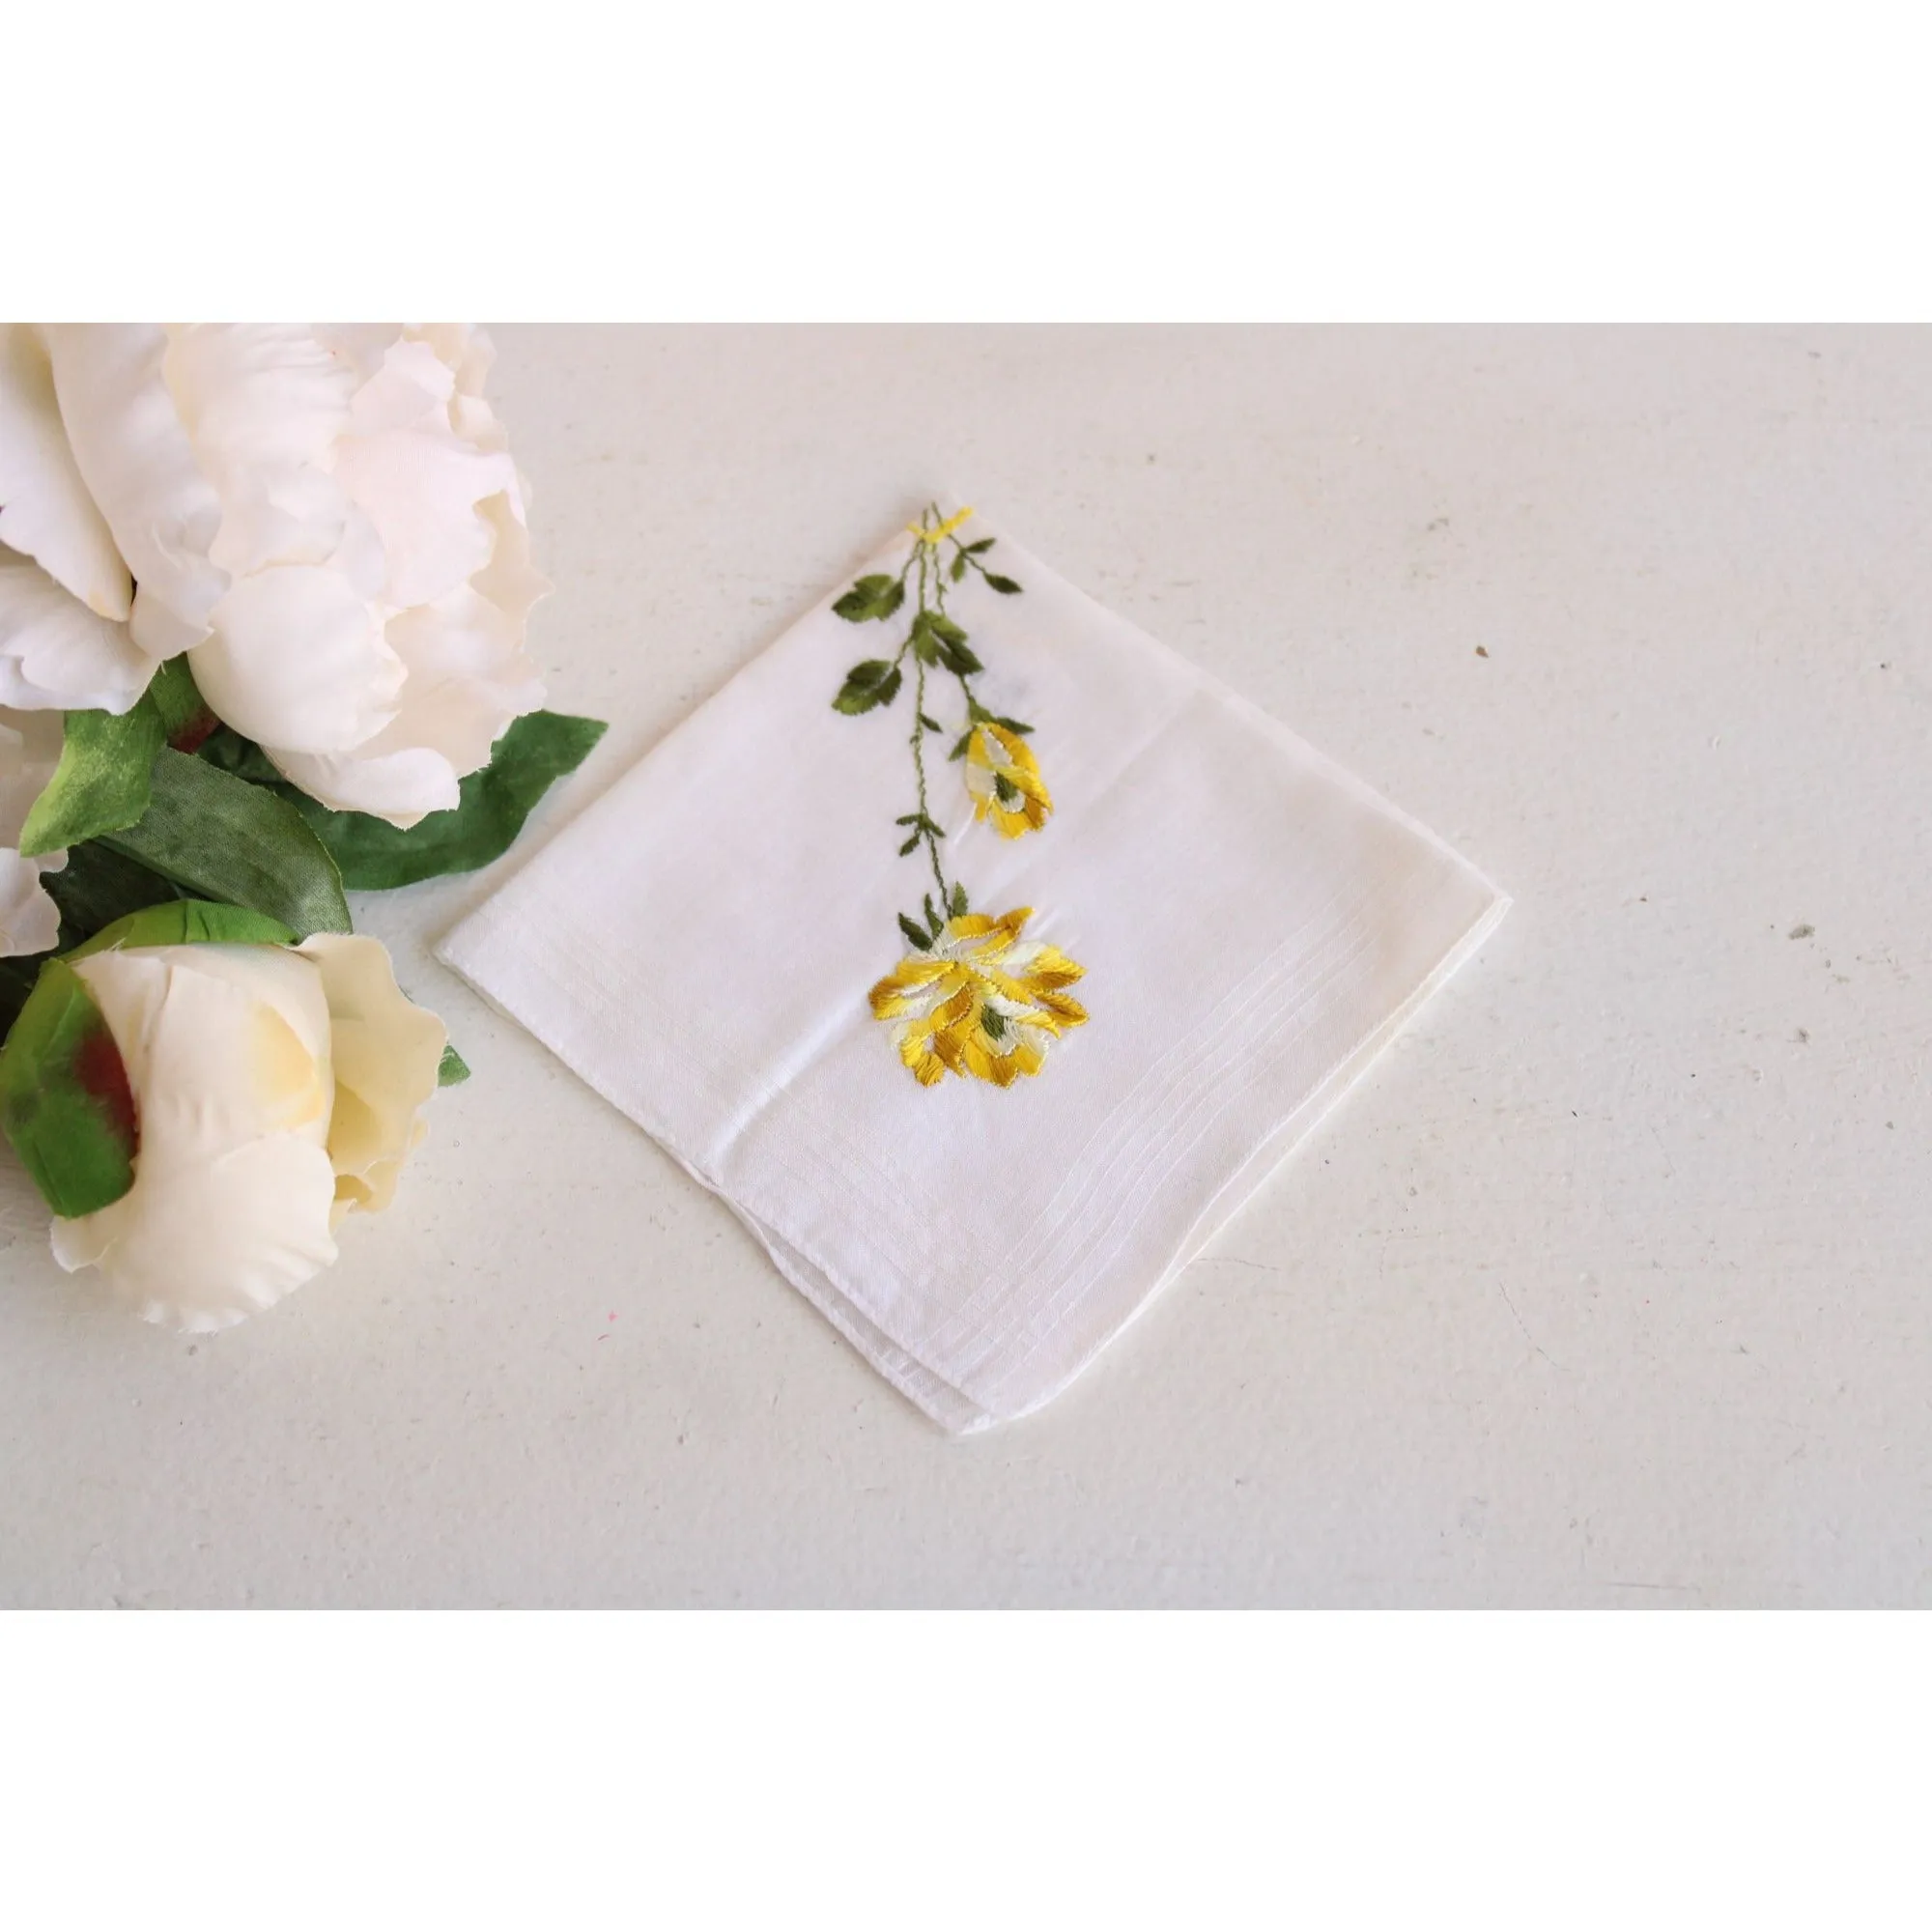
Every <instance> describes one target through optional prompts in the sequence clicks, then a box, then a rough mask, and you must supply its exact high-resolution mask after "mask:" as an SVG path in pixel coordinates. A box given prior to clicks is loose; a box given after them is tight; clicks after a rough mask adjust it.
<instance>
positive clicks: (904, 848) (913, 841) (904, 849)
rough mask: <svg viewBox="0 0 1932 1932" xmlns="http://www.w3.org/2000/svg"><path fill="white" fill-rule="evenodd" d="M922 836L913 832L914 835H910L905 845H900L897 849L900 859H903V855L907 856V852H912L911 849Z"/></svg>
mask: <svg viewBox="0 0 1932 1932" xmlns="http://www.w3.org/2000/svg"><path fill="white" fill-rule="evenodd" d="M922 836H923V835H922V834H920V833H917V832H915V833H914V834H913V835H912V837H911V838H908V839H907V840H906V842H905V843H904V844H903V845H901V846H900V847H899V857H900V858H901V859H903V858H904V857H905V855H906V854H907V853H908V852H910V851H911V850H912V848H913V847H914V846H915V845H917V844H918V843H919V841H920V838H921V837H922Z"/></svg>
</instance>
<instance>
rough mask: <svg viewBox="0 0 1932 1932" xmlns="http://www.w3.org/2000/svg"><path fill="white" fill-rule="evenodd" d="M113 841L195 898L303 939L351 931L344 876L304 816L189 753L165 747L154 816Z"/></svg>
mask: <svg viewBox="0 0 1932 1932" xmlns="http://www.w3.org/2000/svg"><path fill="white" fill-rule="evenodd" d="M106 842H107V843H108V844H109V845H110V846H112V847H113V849H114V850H115V851H117V852H121V853H124V854H126V855H127V856H128V858H130V859H135V860H138V861H139V862H140V863H141V864H142V865H144V866H147V867H151V868H152V869H153V870H155V871H156V872H158V873H160V874H161V876H162V877H163V878H165V879H169V880H172V881H173V882H174V883H175V884H176V885H178V886H181V887H184V888H185V889H186V891H188V892H189V893H191V894H193V895H195V896H196V897H198V898H208V899H219V900H222V901H224V902H225V903H226V904H228V905H232V906H242V907H246V908H247V909H248V910H250V911H252V912H258V913H266V914H268V916H269V917H270V919H274V920H279V921H281V922H282V923H284V924H286V925H289V926H292V927H293V928H294V929H295V932H296V935H297V936H298V938H302V939H306V938H307V937H308V935H309V934H310V933H312V932H348V931H351V930H352V929H353V928H352V926H351V924H350V920H349V902H348V900H347V899H345V898H344V897H343V895H342V875H341V873H340V872H339V871H337V869H336V865H335V861H334V860H333V859H332V858H331V857H330V856H329V854H328V851H327V848H326V847H325V846H324V844H323V842H322V840H321V839H320V838H317V836H316V835H315V833H314V832H313V831H311V830H310V829H309V826H308V825H307V823H306V822H305V821H304V819H303V817H302V815H301V813H300V812H299V811H298V810H296V808H295V807H294V806H293V805H291V804H290V803H289V802H288V800H287V799H285V798H281V797H278V796H277V795H276V794H275V793H274V792H273V791H270V790H269V789H268V788H267V787H266V786H263V785H255V784H250V783H248V782H247V781H246V780H244V779H238V778H236V777H234V776H233V775H232V774H230V773H228V772H224V771H222V770H220V769H219V768H218V767H216V766H214V765H213V764H210V763H209V762H208V761H207V760H205V759H202V758H196V757H190V756H189V755H188V754H187V753H185V752H176V751H172V750H170V749H168V748H167V747H165V746H163V747H162V749H161V750H160V752H159V753H157V754H156V758H155V769H154V787H153V794H152V796H151V798H150V800H149V803H148V809H147V810H146V811H145V812H144V813H143V814H142V815H141V817H140V819H139V820H138V821H137V822H136V823H135V824H133V825H129V826H127V827H125V828H124V829H122V830H121V831H119V832H116V833H114V834H112V835H111V836H109V837H108V838H107V839H106Z"/></svg>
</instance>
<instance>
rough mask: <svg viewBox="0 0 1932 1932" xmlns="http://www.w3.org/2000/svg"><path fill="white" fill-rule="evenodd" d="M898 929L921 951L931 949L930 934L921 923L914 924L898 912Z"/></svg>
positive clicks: (929, 950)
mask: <svg viewBox="0 0 1932 1932" xmlns="http://www.w3.org/2000/svg"><path fill="white" fill-rule="evenodd" d="M899 930H900V931H901V932H902V933H904V934H905V936H906V937H907V938H908V939H909V940H911V941H912V943H913V944H914V945H915V946H916V947H917V948H918V949H919V950H920V952H931V951H932V935H931V934H930V933H929V932H927V931H926V929H925V927H924V926H923V925H915V924H914V923H912V921H911V920H909V919H908V918H907V917H906V916H905V914H904V913H900V914H899Z"/></svg>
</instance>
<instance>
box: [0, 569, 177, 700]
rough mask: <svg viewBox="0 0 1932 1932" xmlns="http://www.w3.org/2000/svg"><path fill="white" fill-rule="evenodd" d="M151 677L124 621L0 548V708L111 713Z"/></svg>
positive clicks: (149, 664) (150, 667)
mask: <svg viewBox="0 0 1932 1932" xmlns="http://www.w3.org/2000/svg"><path fill="white" fill-rule="evenodd" d="M154 674H155V663H154V660H153V659H152V658H150V657H148V656H146V655H145V654H144V653H142V652H141V651H138V650H136V649H135V648H134V643H133V640H132V639H130V638H129V637H128V626H127V625H126V624H116V623H113V622H111V621H110V620H109V619H107V618H105V617H101V616H98V615H96V613H95V612H94V611H90V610H89V609H88V608H87V606H86V605H85V604H83V603H81V602H80V600H79V599H78V598H77V597H71V596H69V595H68V593H67V592H66V591H65V590H63V589H62V588H61V586H60V585H59V584H58V583H56V582H54V580H53V579H52V578H51V577H49V576H48V575H47V573H46V572H45V571H44V570H43V569H42V568H41V566H40V565H39V564H38V563H36V562H34V561H33V559H32V558H30V557H26V556H22V555H20V554H18V553H17V552H14V551H11V550H4V549H0V705H11V706H12V707H13V708H14V710H16V711H112V712H115V713H117V714H118V713H120V712H124V711H128V710H131V709H132V708H133V706H134V704H135V702H136V701H137V700H138V699H139V697H140V696H141V694H142V692H144V691H145V690H146V689H147V688H148V680H149V679H150V678H151V677H153V676H154Z"/></svg>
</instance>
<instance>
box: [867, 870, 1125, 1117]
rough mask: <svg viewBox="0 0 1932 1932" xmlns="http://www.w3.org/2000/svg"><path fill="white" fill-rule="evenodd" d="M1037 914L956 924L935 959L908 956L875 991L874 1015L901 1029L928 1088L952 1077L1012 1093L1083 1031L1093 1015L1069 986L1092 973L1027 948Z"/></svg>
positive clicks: (898, 1042)
mask: <svg viewBox="0 0 1932 1932" xmlns="http://www.w3.org/2000/svg"><path fill="white" fill-rule="evenodd" d="M1032 917H1033V908H1032V907H1031V906H1020V907H1018V908H1016V909H1015V910H1014V911H1012V912H1008V913H1002V914H1001V915H1000V917H999V918H998V919H989V918H988V917H987V916H986V915H985V914H984V913H964V914H961V915H960V916H959V917H958V918H956V919H950V920H948V921H947V922H946V924H945V926H944V927H943V928H942V930H941V932H940V934H939V937H938V938H937V939H936V940H935V941H934V942H933V945H932V949H931V951H930V952H914V953H909V954H908V955H907V956H906V957H905V958H903V959H901V960H900V961H899V963H898V965H897V967H896V968H895V970H894V971H893V972H892V973H891V974H889V975H888V976H887V977H886V978H885V979H883V980H880V981H879V983H878V984H877V985H876V986H874V987H873V988H872V994H871V1000H872V1017H873V1018H874V1019H878V1020H890V1021H894V1022H896V1024H895V1026H894V1029H893V1044H894V1045H895V1046H896V1047H897V1048H898V1053H899V1058H900V1059H901V1060H902V1061H904V1062H905V1064H906V1065H907V1066H908V1067H910V1068H911V1070H912V1073H913V1076H914V1077H915V1078H916V1079H917V1080H918V1081H919V1084H920V1085H921V1086H922V1087H936V1086H937V1085H938V1084H939V1083H940V1081H941V1080H943V1079H944V1078H945V1077H946V1075H947V1074H949V1073H957V1074H959V1075H960V1076H961V1077H962V1078H964V1077H966V1076H968V1075H970V1076H971V1077H972V1078H973V1079H975V1080H990V1081H991V1082H992V1083H993V1085H994V1086H996V1087H1010V1086H1011V1085H1012V1084H1013V1082H1014V1081H1015V1080H1017V1079H1018V1078H1019V1076H1020V1075H1021V1074H1022V1073H1037V1072H1038V1071H1039V1069H1040V1067H1041V1065H1043V1064H1044V1063H1045V1060H1046V1053H1047V1049H1048V1047H1050V1046H1051V1045H1052V1044H1053V1042H1054V1041H1055V1040H1056V1039H1058V1038H1059V1037H1060V1036H1061V1035H1062V1034H1063V1033H1065V1032H1066V1030H1067V1029H1068V1028H1069V1027H1077V1026H1081V1025H1084V1024H1085V1022H1086V1019H1087V1009H1085V1008H1084V1007H1083V1006H1081V1005H1080V1003H1079V1002H1078V1001H1077V1000H1072V999H1068V998H1067V996H1066V992H1065V988H1066V987H1068V986H1070V985H1072V984H1073V982H1074V981H1075V980H1078V979H1080V978H1081V976H1082V975H1083V974H1084V973H1085V972H1086V970H1087V969H1086V968H1085V967H1084V966H1080V965H1076V964H1075V963H1074V961H1072V960H1071V959H1069V958H1067V956H1066V955H1065V953H1064V952H1060V951H1059V950H1058V949H1057V948H1055V947H1052V946H1041V945H1039V944H1038V943H1037V942H1035V943H1031V944H1022V943H1021V940H1020V933H1021V930H1022V928H1023V927H1024V926H1025V925H1026V923H1027V921H1028V920H1030V919H1031V918H1032Z"/></svg>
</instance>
